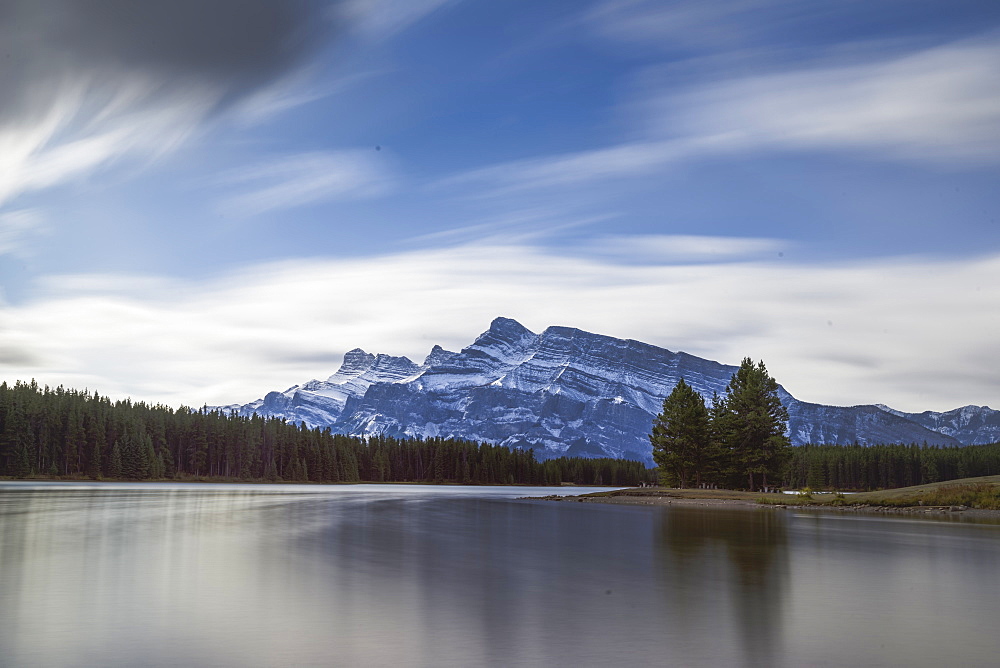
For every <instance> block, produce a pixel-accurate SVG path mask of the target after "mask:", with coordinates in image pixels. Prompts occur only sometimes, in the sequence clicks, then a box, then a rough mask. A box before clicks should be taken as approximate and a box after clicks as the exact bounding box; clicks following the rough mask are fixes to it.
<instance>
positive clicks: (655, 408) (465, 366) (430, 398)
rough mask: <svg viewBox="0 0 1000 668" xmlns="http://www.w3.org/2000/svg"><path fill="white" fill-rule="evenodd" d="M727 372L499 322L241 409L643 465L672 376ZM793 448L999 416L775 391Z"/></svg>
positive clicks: (989, 426) (359, 357) (586, 336)
mask: <svg viewBox="0 0 1000 668" xmlns="http://www.w3.org/2000/svg"><path fill="white" fill-rule="evenodd" d="M735 371H736V367H735V366H728V365H724V364H719V363H718V362H712V361H709V360H705V359H701V358H699V357H695V356H693V355H688V354H687V353H682V352H677V353H675V352H671V351H669V350H666V349H664V348H658V347H656V346H652V345H649V344H646V343H641V342H639V341H633V340H624V339H616V338H612V337H610V336H602V335H599V334H591V333H589V332H584V331H582V330H579V329H574V328H570V327H549V328H548V329H546V330H545V331H544V332H542V333H541V334H535V333H533V332H531V331H529V330H528V329H526V328H525V327H523V326H522V325H521V324H520V323H518V322H516V321H514V320H511V319H509V318H497V319H496V320H494V321H493V323H492V324H491V325H490V328H489V329H488V330H487V331H486V332H484V333H483V334H481V335H480V336H479V337H478V338H477V339H476V340H475V342H474V343H473V344H472V345H470V346H468V347H467V348H465V349H463V350H462V351H461V352H452V351H448V350H444V349H442V348H441V347H440V346H435V347H434V348H433V349H432V350H431V352H430V354H429V355H428V356H427V358H426V359H425V360H424V361H423V363H422V364H419V365H418V364H416V363H415V362H412V361H411V360H409V359H407V358H405V357H391V356H389V355H372V354H370V353H366V352H365V351H363V350H361V349H357V348H356V349H354V350H351V351H350V352H348V353H347V354H346V355H345V356H344V363H343V365H342V366H341V368H340V369H339V370H338V371H337V372H336V373H335V374H333V375H332V376H330V377H329V378H328V379H326V380H311V381H309V382H307V383H304V384H302V385H296V386H293V387H290V388H289V389H287V390H285V391H284V392H271V393H269V394H268V395H267V396H265V397H264V398H263V399H259V400H257V401H254V402H251V403H249V404H245V405H242V406H241V405H232V406H225V407H222V408H223V410H235V411H237V412H239V413H240V414H243V415H251V414H253V413H258V414H261V415H269V416H277V417H283V418H286V419H288V420H289V421H293V422H303V423H305V424H307V425H309V426H311V427H329V428H331V429H332V430H333V431H334V432H335V433H344V434H355V435H366V434H367V435H372V434H386V435H391V436H424V437H431V436H445V437H458V438H467V439H472V440H477V441H488V442H492V443H500V444H503V445H507V446H512V447H527V448H532V449H534V450H535V451H536V453H537V455H538V456H539V458H543V459H544V458H549V457H558V456H561V455H582V456H611V457H628V458H631V459H640V460H643V461H646V462H651V461H652V460H651V451H650V445H649V440H648V434H649V431H650V426H651V424H652V420H653V417H654V415H655V414H656V413H658V412H659V410H660V407H661V405H662V403H663V398H664V397H665V396H667V395H668V394H669V393H670V391H671V390H672V389H673V387H674V385H675V384H676V383H677V381H678V380H679V379H680V378H684V380H685V381H686V382H687V383H688V384H689V385H691V386H692V387H694V389H695V390H697V391H698V392H700V393H701V394H702V395H703V396H704V397H706V399H710V398H711V396H712V393H713V392H717V393H719V394H722V393H723V391H724V390H725V387H726V384H727V383H728V382H729V379H730V377H731V376H732V374H733V373H734V372H735ZM781 399H782V402H783V403H784V404H785V406H786V407H787V408H788V412H789V437H790V438H791V440H792V443H794V444H796V445H800V444H803V443H853V442H855V441H856V442H859V443H862V444H872V443H895V442H899V443H923V442H927V443H930V444H940V445H963V444H970V443H980V442H993V441H996V440H998V439H1000V411H993V410H991V409H989V408H986V407H976V406H967V407H965V408H961V409H956V410H955V411H950V412H948V413H920V414H908V413H900V412H899V411H893V410H892V409H889V408H888V407H885V406H850V407H842V406H823V405H820V404H811V403H807V402H804V401H799V400H797V399H795V398H794V397H793V396H792V395H791V394H789V393H788V392H786V391H785V390H784V388H782V389H781Z"/></svg>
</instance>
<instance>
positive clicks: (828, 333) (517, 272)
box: [0, 237, 1000, 410]
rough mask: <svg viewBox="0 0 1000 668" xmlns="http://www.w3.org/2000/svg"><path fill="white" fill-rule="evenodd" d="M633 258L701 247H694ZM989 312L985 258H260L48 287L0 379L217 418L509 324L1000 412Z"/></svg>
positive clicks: (998, 280)
mask: <svg viewBox="0 0 1000 668" xmlns="http://www.w3.org/2000/svg"><path fill="white" fill-rule="evenodd" d="M623 243H624V242H623ZM644 243H656V244H659V245H662V246H665V247H674V248H684V247H685V246H687V247H688V248H694V250H697V248H696V247H693V246H692V245H691V240H690V239H689V238H687V239H686V238H680V239H672V238H669V237H666V238H662V239H658V240H657V239H647V240H645V242H644ZM700 243H702V242H699V244H700ZM720 243H723V242H722V241H720ZM753 245H754V244H753V243H749V244H748V241H747V240H743V241H740V240H734V241H733V242H732V246H731V250H738V249H740V248H746V247H748V246H749V247H753ZM695 246H698V244H695ZM140 279H141V280H140ZM143 281H145V282H143ZM116 285H119V286H120V285H128V286H130V287H129V289H128V290H121V289H116V290H111V289H109V287H113V286H116ZM998 301H1000V256H990V257H983V258H980V259H979V260H976V261H963V262H952V261H945V260H932V259H922V258H898V259H895V260H886V259H882V260H878V261H874V260H873V261H866V262H856V263H850V264H848V263H841V264H825V265H800V264H793V263H787V262H786V261H785V260H780V261H778V260H775V261H771V262H762V261H726V262H698V263H692V262H685V261H683V260H678V261H675V262H674V263H672V264H648V265H629V264H623V263H621V262H616V261H614V260H612V259H609V258H607V257H604V258H601V257H596V256H594V255H592V254H589V255H581V254H569V253H568V252H565V251H564V252H561V253H560V252H556V251H553V250H550V249H544V248H541V247H536V246H531V245H527V244H519V245H506V246H505V245H498V244H473V245H466V246H459V247H455V248H451V249H443V250H424V251H415V252H408V253H400V254H395V255H386V256H382V257H378V258H372V259H368V260H314V261H309V262H301V261H299V262H283V263H272V264H266V265H260V266H255V267H249V268H247V269H245V270H243V271H240V272H237V273H233V274H230V275H227V276H225V277H221V278H218V279H216V280H213V281H209V282H201V283H195V282H185V281H176V280H171V279H162V278H156V277H135V276H105V277H100V276H64V277H53V278H51V279H50V280H49V281H48V282H47V283H46V285H45V290H44V296H43V298H40V299H38V300H36V301H34V302H33V303H30V304H26V305H23V306H3V307H0V322H2V323H3V327H4V328H3V329H0V351H4V350H5V351H9V352H10V354H9V355H6V356H0V357H3V359H2V360H0V364H2V365H3V368H2V376H3V377H4V378H5V379H7V380H8V381H10V380H13V379H14V378H23V379H28V378H31V377H35V378H37V379H39V380H40V381H41V382H45V383H49V384H56V383H65V384H68V385H72V386H76V387H83V386H87V387H90V388H91V389H95V388H96V389H99V390H101V391H102V392H109V393H113V394H115V395H122V394H130V395H132V396H134V397H135V398H137V399H146V400H156V401H165V402H168V403H171V404H174V405H176V404H180V403H188V404H201V403H203V402H205V403H211V404H225V403H231V402H236V401H247V400H250V399H253V398H255V397H257V396H261V395H262V394H263V393H264V392H266V391H269V390H273V389H284V388H285V387H287V386H289V385H291V384H293V383H296V382H301V381H304V380H306V379H308V378H310V377H325V376H327V375H329V374H330V373H332V372H333V371H334V370H335V368H334V366H335V365H334V364H333V363H332V360H335V359H337V358H338V357H339V356H340V355H341V354H342V353H343V352H344V351H345V350H347V349H350V348H353V347H355V346H361V347H364V348H366V349H368V350H372V351H377V352H387V353H391V354H397V355H400V354H403V355H408V356H411V357H412V358H414V359H421V358H422V357H423V355H425V354H426V353H427V352H428V351H429V349H430V348H431V346H432V345H434V344H438V343H439V344H442V345H444V346H446V347H450V348H457V347H460V346H462V345H465V344H467V343H469V342H470V341H471V340H472V339H473V337H474V336H475V335H476V334H478V333H479V332H480V331H482V330H483V329H484V328H485V327H486V326H487V324H488V323H489V321H490V320H491V319H492V318H493V317H495V316H497V315H507V316H510V317H514V318H517V319H519V320H521V321H522V322H523V323H524V324H525V325H527V326H528V327H531V328H533V329H535V330H540V329H542V328H544V327H546V326H548V325H553V324H562V325H571V326H577V327H580V328H582V329H587V330H590V331H596V332H600V333H605V334H609V335H613V336H618V337H624V338H634V339H639V340H643V341H647V342H650V343H654V344H656V345H660V346H664V347H667V348H670V349H672V350H684V351H686V352H689V353H692V354H696V355H700V356H703V357H707V358H709V359H715V360H718V361H721V362H726V363H736V362H738V361H739V360H740V359H741V358H742V357H743V356H745V355H749V356H752V357H754V358H762V359H764V360H765V361H766V362H767V363H768V368H769V369H771V370H772V371H773V372H774V373H775V375H776V377H778V379H779V380H780V381H781V382H782V383H784V384H785V386H786V387H787V388H788V389H789V390H790V391H791V392H792V393H793V394H795V395H796V396H798V397H799V398H801V399H804V400H808V401H818V402H824V403H834V404H852V403H868V402H883V403H887V404H889V405H892V406H894V407H896V408H899V409H903V410H926V409H935V410H944V409H950V408H953V407H955V406H958V405H962V404H967V403H977V404H982V403H992V404H993V405H994V406H995V405H998V404H1000V382H998V381H997V379H996V377H995V374H991V373H988V370H984V367H983V363H982V361H983V360H988V359H997V358H998V356H1000V344H998V343H997V338H996V335H995V334H996V331H995V322H994V320H995V315H994V311H995V309H994V306H995V304H996V303H998ZM70 324H71V326H70ZM319 360H322V361H319Z"/></svg>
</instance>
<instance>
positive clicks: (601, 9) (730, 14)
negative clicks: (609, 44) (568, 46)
mask: <svg viewBox="0 0 1000 668" xmlns="http://www.w3.org/2000/svg"><path fill="white" fill-rule="evenodd" d="M798 4H799V3H789V2H781V1H780V0H715V1H714V2H697V1H695V2H691V1H690V0H681V1H675V2H662V1H660V0H606V1H605V2H600V3H597V4H596V5H594V6H593V7H591V8H590V9H589V10H588V11H587V12H586V13H585V15H584V20H585V23H587V24H588V25H589V26H590V27H591V28H592V29H593V30H595V31H596V32H598V33H599V34H601V35H604V36H605V37H608V38H611V39H615V40H620V41H624V42H633V43H634V42H638V43H643V44H649V45H653V46H656V47H658V48H676V47H677V46H678V45H692V44H693V45H699V46H710V47H714V48H718V47H721V46H731V45H734V44H740V43H743V42H745V41H746V40H748V39H749V38H751V37H753V36H754V35H757V34H760V33H761V32H766V31H768V30H770V29H771V26H772V25H773V24H774V23H776V22H777V21H775V19H776V18H781V17H785V18H787V17H788V16H789V15H795V14H801V13H803V11H805V10H804V9H803V8H802V7H801V6H797V5H798ZM763 12H768V17H767V19H770V20H767V19H765V18H764V17H762V16H761V14H762V13H763ZM772 13H773V14H777V16H772V15H771V14H772Z"/></svg>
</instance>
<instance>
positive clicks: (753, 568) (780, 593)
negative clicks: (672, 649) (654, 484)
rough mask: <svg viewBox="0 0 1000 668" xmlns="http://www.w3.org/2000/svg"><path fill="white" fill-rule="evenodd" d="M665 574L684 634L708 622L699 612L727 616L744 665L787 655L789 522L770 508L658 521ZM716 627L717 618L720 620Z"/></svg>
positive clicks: (685, 511) (681, 512)
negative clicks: (784, 634)
mask: <svg viewBox="0 0 1000 668" xmlns="http://www.w3.org/2000/svg"><path fill="white" fill-rule="evenodd" d="M659 539H660V544H661V550H660V552H659V554H660V562H661V563H660V571H659V572H660V576H661V578H665V579H666V580H668V581H669V582H670V583H671V585H672V589H673V590H674V591H675V592H676V594H677V595H676V596H674V597H672V598H671V602H672V603H674V604H675V608H674V615H673V616H674V618H675V619H677V620H678V622H679V623H681V624H682V625H684V626H685V627H686V630H687V632H691V633H695V632H697V629H693V628H690V625H691V624H692V623H693V622H694V623H697V624H705V623H711V622H709V620H706V619H703V618H701V619H699V618H698V617H692V616H691V614H690V612H691V611H692V610H695V609H701V610H712V611H714V613H715V614H725V613H727V612H728V613H730V614H731V615H732V616H733V617H734V619H733V626H734V627H735V628H736V629H737V630H738V636H739V641H740V651H739V655H740V659H741V662H742V663H743V664H744V665H747V666H775V665H781V664H782V663H783V660H784V659H783V657H784V655H785V652H784V646H783V638H782V628H783V627H782V618H783V612H784V610H783V606H784V600H785V596H786V595H787V591H788V588H789V569H788V537H787V531H786V518H785V516H784V515H782V514H780V513H778V512H775V511H773V510H735V511H726V510H719V509H698V508H676V509H672V512H669V513H665V514H663V516H662V518H661V521H660V533H659ZM715 624H716V625H718V621H717V620H716V621H715Z"/></svg>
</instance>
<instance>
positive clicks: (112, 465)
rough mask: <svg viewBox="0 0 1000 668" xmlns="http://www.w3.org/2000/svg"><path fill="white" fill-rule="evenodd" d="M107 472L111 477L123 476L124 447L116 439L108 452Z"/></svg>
mask: <svg viewBox="0 0 1000 668" xmlns="http://www.w3.org/2000/svg"><path fill="white" fill-rule="evenodd" d="M107 472H108V476H109V477H111V478H121V477H122V448H121V442H120V441H117V440H116V441H115V442H114V444H113V445H112V446H111V452H110V453H108V468H107Z"/></svg>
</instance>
